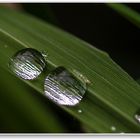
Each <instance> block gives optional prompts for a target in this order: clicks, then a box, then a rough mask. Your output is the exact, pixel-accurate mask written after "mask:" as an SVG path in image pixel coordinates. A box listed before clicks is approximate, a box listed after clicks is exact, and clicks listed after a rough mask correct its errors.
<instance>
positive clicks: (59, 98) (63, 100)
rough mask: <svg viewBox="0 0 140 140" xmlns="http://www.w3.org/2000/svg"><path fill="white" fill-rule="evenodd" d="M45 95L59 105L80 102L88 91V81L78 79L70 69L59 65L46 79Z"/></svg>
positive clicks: (72, 104) (70, 104) (71, 104)
mask: <svg viewBox="0 0 140 140" xmlns="http://www.w3.org/2000/svg"><path fill="white" fill-rule="evenodd" d="M44 90H45V95H46V96H47V97H48V98H50V99H51V100H52V101H54V102H55V103H57V104H59V105H69V106H74V105H76V104H78V103H79V102H80V101H81V99H82V98H83V95H84V94H85V91H86V83H84V82H83V81H80V80H78V79H77V78H76V77H74V76H73V75H72V74H71V73H70V72H69V71H68V70H66V69H65V68H63V67H58V68H56V69H55V70H54V71H52V72H51V73H50V74H49V75H48V76H47V77H46V79H45V84H44Z"/></svg>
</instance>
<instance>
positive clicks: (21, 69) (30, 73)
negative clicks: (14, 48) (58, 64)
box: [9, 48, 46, 80]
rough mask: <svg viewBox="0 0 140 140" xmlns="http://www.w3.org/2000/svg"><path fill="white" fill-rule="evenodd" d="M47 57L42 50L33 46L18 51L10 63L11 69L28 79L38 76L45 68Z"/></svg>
mask: <svg viewBox="0 0 140 140" xmlns="http://www.w3.org/2000/svg"><path fill="white" fill-rule="evenodd" d="M45 64H46V62H45V59H44V57H43V56H42V54H41V53H40V52H38V51H37V50H35V49H32V48H26V49H22V50H20V51H18V52H17V53H16V54H15V55H14V56H13V57H12V58H11V61H10V63H9V66H10V68H11V70H12V71H13V72H14V73H15V74H16V75H18V76H19V77H21V78H23V79H27V80H32V79H35V78H37V77H38V76H39V75H40V74H41V72H42V71H43V70H44V68H45Z"/></svg>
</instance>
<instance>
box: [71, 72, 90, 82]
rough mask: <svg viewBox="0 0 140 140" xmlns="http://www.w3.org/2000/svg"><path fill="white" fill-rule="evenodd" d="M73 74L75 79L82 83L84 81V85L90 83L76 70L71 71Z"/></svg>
mask: <svg viewBox="0 0 140 140" xmlns="http://www.w3.org/2000/svg"><path fill="white" fill-rule="evenodd" d="M73 73H74V75H75V76H76V77H77V78H79V79H81V80H82V81H84V82H85V83H87V84H90V83H91V81H90V80H89V79H88V78H87V77H86V76H84V75H83V74H81V73H80V72H79V71H77V70H76V69H73Z"/></svg>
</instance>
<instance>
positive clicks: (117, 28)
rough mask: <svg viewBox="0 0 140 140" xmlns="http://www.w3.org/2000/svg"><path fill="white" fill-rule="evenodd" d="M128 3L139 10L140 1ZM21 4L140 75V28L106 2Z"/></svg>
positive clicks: (132, 72) (135, 76)
mask: <svg viewBox="0 0 140 140" xmlns="http://www.w3.org/2000/svg"><path fill="white" fill-rule="evenodd" d="M127 5H128V6H130V7H131V8H133V9H134V10H137V11H138V12H140V4H138V3H135V4H130V3H129V4H127ZM22 7H23V9H24V10H25V11H26V12H28V13H30V14H33V15H35V16H37V17H38V18H41V19H43V20H45V21H48V22H50V23H53V24H55V25H57V26H58V27H60V28H62V29H64V30H66V31H68V32H70V33H72V34H74V35H76V36H78V37H80V38H81V39H83V40H85V41H87V42H89V43H91V44H92V45H94V46H96V47H97V48H99V49H101V50H104V51H106V52H107V53H109V55H110V56H111V58H112V59H113V60H114V61H115V62H116V63H118V64H119V65H120V66H121V67H122V68H123V69H124V70H125V71H127V72H128V73H129V74H130V75H131V76H132V77H133V78H134V79H138V78H140V64H139V59H140V55H139V54H140V49H139V42H140V39H139V38H140V30H139V28H137V27H136V26H135V25H133V24H132V23H130V22H129V21H128V20H127V19H125V18H124V17H122V16H121V15H119V14H118V13H117V12H116V11H113V10H112V9H111V8H110V7H108V6H107V5H106V4H103V3H102V4H98V3H79V4H76V3H69V4H68V3H67V4H64V3H59V4H56V3H53V4H51V3H49V4H22Z"/></svg>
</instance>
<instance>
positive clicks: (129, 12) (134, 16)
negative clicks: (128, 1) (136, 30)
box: [107, 3, 140, 27]
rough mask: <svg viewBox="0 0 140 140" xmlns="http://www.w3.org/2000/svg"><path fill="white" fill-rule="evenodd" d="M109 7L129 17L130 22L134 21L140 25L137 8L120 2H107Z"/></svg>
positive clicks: (139, 15)
mask: <svg viewBox="0 0 140 140" xmlns="http://www.w3.org/2000/svg"><path fill="white" fill-rule="evenodd" d="M107 5H108V6H109V7H111V8H112V9H114V10H115V11H117V12H118V13H119V14H121V15H122V16H123V17H125V18H126V19H128V20H129V21H130V22H132V23H133V24H134V25H136V26H138V27H140V14H139V13H138V12H136V11H135V10H133V9H131V8H129V7H128V6H126V5H125V4H119V3H107Z"/></svg>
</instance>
